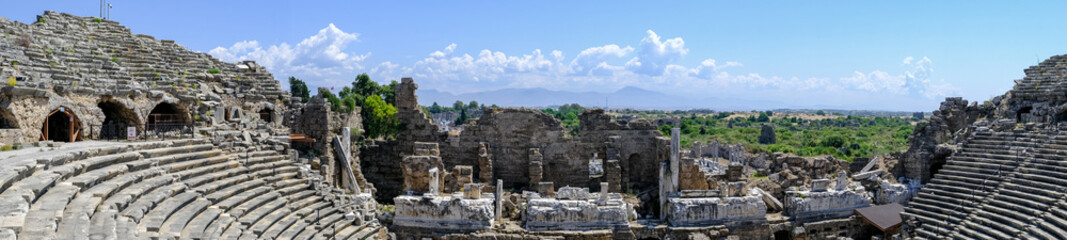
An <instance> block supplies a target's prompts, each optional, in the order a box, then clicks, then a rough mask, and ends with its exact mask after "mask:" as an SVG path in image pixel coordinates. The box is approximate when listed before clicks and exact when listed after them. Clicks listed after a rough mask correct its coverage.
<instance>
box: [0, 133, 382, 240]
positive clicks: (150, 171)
mask: <svg viewBox="0 0 1067 240" xmlns="http://www.w3.org/2000/svg"><path fill="white" fill-rule="evenodd" d="M272 149H273V148H272ZM32 163H34V165H33V166H32V167H24V168H18V169H9V170H7V171H6V172H10V173H8V174H5V175H0V176H7V177H6V178H2V179H3V180H4V182H2V183H0V185H2V186H7V187H4V191H0V200H5V201H4V202H2V203H0V204H2V206H0V210H2V211H3V215H0V239H6V238H8V237H16V236H17V237H18V238H22V239H90V238H102V239H131V238H137V239H143V238H153V239H178V238H181V239H246V238H247V239H275V238H277V239H311V238H324V237H330V238H341V239H345V238H363V237H367V236H370V235H372V234H374V233H376V232H377V231H376V230H371V229H377V227H378V225H377V224H376V223H374V222H373V221H363V220H366V219H358V221H354V220H355V219H353V217H352V216H346V215H352V214H351V212H352V207H346V205H345V204H340V203H342V202H343V201H339V200H338V198H337V197H335V196H333V195H331V194H332V193H331V192H332V191H335V190H334V189H333V188H330V187H328V186H324V185H323V184H318V182H317V180H316V179H315V178H316V177H317V176H315V175H314V174H313V173H309V172H307V171H306V170H301V168H300V167H299V166H297V165H296V164H295V162H294V161H292V160H290V159H287V155H282V154H280V153H278V152H276V151H273V150H263V151H252V152H247V153H229V152H224V151H221V150H218V149H216V148H215V147H213V146H212V145H211V144H210V143H208V142H207V141H204V140H182V141H171V142H160V143H150V144H138V145H125V146H121V147H113V148H104V149H99V150H93V151H86V152H79V153H76V154H69V156H68V155H63V156H59V157H51V158H47V159H36V160H33V161H32ZM0 172H4V171H0ZM363 195H367V196H365V197H364V198H366V199H370V196H369V194H363ZM371 202H373V201H371ZM366 204H368V203H364V205H366ZM369 204H372V205H373V203H369ZM349 205H351V204H349ZM375 207H376V206H364V207H363V208H364V209H367V208H370V209H373V208H375ZM316 213H318V214H316ZM355 223H361V224H355ZM364 223H366V224H364Z"/></svg>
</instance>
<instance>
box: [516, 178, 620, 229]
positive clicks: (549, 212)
mask: <svg viewBox="0 0 1067 240" xmlns="http://www.w3.org/2000/svg"><path fill="white" fill-rule="evenodd" d="M603 193H607V192H606V191H602V192H601V194H603ZM601 194H596V193H589V189H588V188H568V187H564V188H560V192H559V193H557V195H556V197H555V198H551V197H548V198H541V197H532V198H530V199H528V200H527V203H526V206H527V207H526V212H525V215H524V216H523V217H524V218H525V219H526V228H527V229H530V230H533V231H546V230H548V231H559V230H568V231H588V230H612V229H627V228H628V227H627V226H629V220H630V219H631V218H635V217H636V216H635V215H634V213H633V212H634V210H633V207H632V206H630V204H628V203H626V202H625V201H623V199H622V195H620V194H618V193H610V194H607V195H605V196H601Z"/></svg>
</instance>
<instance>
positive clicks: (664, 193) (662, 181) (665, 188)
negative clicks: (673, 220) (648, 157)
mask: <svg viewBox="0 0 1067 240" xmlns="http://www.w3.org/2000/svg"><path fill="white" fill-rule="evenodd" d="M665 168H667V163H665V162H660V163H659V206H660V209H659V219H660V220H666V219H667V209H664V207H666V206H667V197H668V193H670V189H669V188H670V180H669V178H668V177H667V175H666V172H665Z"/></svg>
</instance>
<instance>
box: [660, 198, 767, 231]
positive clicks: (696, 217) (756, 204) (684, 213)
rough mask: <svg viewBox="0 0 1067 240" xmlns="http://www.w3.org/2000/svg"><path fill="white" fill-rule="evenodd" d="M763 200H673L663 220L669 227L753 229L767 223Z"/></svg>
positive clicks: (671, 199) (765, 206)
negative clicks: (739, 227)
mask: <svg viewBox="0 0 1067 240" xmlns="http://www.w3.org/2000/svg"><path fill="white" fill-rule="evenodd" d="M766 215H767V205H766V204H764V203H763V197H762V196H761V195H758V194H749V195H747V196H743V197H695V198H686V197H673V198H670V199H669V200H668V210H667V219H668V221H669V222H670V224H671V226H675V227H688V226H708V225H720V224H723V225H727V226H734V225H756V224H761V223H764V222H766V221H767V218H766Z"/></svg>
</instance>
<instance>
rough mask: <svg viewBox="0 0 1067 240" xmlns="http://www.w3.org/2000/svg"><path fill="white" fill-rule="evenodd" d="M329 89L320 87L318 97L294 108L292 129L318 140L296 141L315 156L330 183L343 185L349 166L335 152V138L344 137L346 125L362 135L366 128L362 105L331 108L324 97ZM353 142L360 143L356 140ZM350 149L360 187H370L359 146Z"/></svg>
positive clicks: (297, 144) (302, 148) (352, 166)
mask: <svg viewBox="0 0 1067 240" xmlns="http://www.w3.org/2000/svg"><path fill="white" fill-rule="evenodd" d="M326 91H328V90H326V89H324V88H320V89H319V95H318V96H314V97H312V98H311V99H309V100H308V102H307V103H306V104H305V105H304V106H303V107H302V108H299V109H294V110H293V112H294V113H293V114H294V115H295V116H296V117H295V118H293V119H292V124H291V125H292V128H291V132H292V133H297V134H305V135H307V137H308V138H312V139H315V142H311V143H305V142H297V143H293V147H294V148H295V149H298V150H300V151H302V152H304V154H308V155H311V156H312V157H313V158H314V159H312V160H313V161H312V166H314V167H316V168H317V170H319V173H320V174H322V176H323V177H325V178H326V180H327V182H329V183H331V184H333V185H334V186H336V187H342V186H341V184H342V178H344V177H345V175H344V169H345V168H344V167H343V166H342V165H340V164H341V162H340V161H339V160H338V158H339V156H337V154H336V151H334V146H333V138H334V137H337V136H343V133H342V131H344V130H343V128H345V127H348V128H350V129H351V130H354V131H355V132H354V133H351V134H350V136H359V135H360V132H361V128H362V124H361V117H360V115H359V112H360V111H359V108H357V109H355V110H353V111H352V112H351V113H340V112H335V111H333V110H330V107H331V106H330V103H329V102H326V99H324V98H323V97H322V96H321V94H322V93H324V92H326ZM352 142H356V141H355V139H353V141H352ZM350 148H351V149H352V151H353V153H352V159H351V160H352V161H351V162H349V165H351V169H352V170H353V174H355V176H356V181H357V184H359V187H360V189H366V188H368V187H370V184H368V183H367V180H366V178H365V177H364V175H363V174H362V172H361V171H359V170H360V169H361V168H362V167H361V161H360V158H359V156H360V154H359V148H358V147H356V146H351V147H350Z"/></svg>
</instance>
